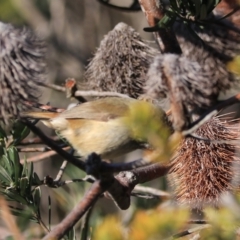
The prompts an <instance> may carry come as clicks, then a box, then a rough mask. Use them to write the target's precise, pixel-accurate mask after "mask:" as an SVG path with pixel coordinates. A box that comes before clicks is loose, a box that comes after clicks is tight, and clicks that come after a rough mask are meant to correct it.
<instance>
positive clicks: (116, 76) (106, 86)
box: [85, 23, 158, 98]
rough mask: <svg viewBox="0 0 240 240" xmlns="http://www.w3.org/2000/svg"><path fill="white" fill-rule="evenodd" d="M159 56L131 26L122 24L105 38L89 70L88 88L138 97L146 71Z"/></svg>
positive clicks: (86, 73)
mask: <svg viewBox="0 0 240 240" xmlns="http://www.w3.org/2000/svg"><path fill="white" fill-rule="evenodd" d="M157 53H158V51H157V50H156V49H154V48H151V47H149V46H148V45H147V44H146V43H145V42H144V41H143V40H142V39H141V37H140V35H139V33H137V32H136V31H135V30H134V29H133V28H132V27H130V26H128V25H127V24H125V23H119V24H117V25H116V26H115V28H114V29H113V30H112V31H110V32H109V33H108V34H107V35H106V36H105V37H104V39H103V40H102V42H101V44H100V47H99V48H98V50H97V52H96V54H95V56H94V58H93V59H92V60H91V62H90V63H89V65H88V67H87V70H86V72H85V79H86V82H87V85H88V86H87V88H88V89H91V90H97V91H111V92H118V93H123V94H127V95H129V96H130V97H134V98H137V97H138V96H139V95H140V94H142V93H143V85H144V83H145V79H146V73H147V70H148V68H149V65H150V63H151V62H152V60H153V57H154V56H155V55H156V54H157Z"/></svg>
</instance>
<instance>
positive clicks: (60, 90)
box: [41, 82, 66, 92]
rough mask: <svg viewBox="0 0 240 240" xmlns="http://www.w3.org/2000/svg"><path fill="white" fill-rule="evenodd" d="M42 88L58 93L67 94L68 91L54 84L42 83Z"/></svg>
mask: <svg viewBox="0 0 240 240" xmlns="http://www.w3.org/2000/svg"><path fill="white" fill-rule="evenodd" d="M41 86H43V87H47V88H50V89H53V90H56V91H58V92H65V91H66V89H65V87H62V86H59V85H56V84H52V83H48V82H41Z"/></svg>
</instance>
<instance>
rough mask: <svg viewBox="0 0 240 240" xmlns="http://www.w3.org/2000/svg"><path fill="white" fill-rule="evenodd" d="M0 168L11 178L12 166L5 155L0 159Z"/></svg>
mask: <svg viewBox="0 0 240 240" xmlns="http://www.w3.org/2000/svg"><path fill="white" fill-rule="evenodd" d="M1 166H2V167H3V168H4V169H5V170H6V171H7V172H8V174H9V176H11V178H12V176H13V170H14V169H13V164H12V162H11V161H10V160H9V159H8V157H7V156H6V155H3V156H2V158H1Z"/></svg>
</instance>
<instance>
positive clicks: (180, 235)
mask: <svg viewBox="0 0 240 240" xmlns="http://www.w3.org/2000/svg"><path fill="white" fill-rule="evenodd" d="M210 227H211V225H210V224H204V225H202V226H199V227H195V228H191V229H188V230H185V231H182V232H180V233H177V234H175V235H173V236H172V237H171V238H169V240H170V239H177V238H181V237H184V236H187V235H190V234H192V233H194V232H198V231H200V230H202V229H205V228H210Z"/></svg>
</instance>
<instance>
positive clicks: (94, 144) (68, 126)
mask: <svg viewBox="0 0 240 240" xmlns="http://www.w3.org/2000/svg"><path fill="white" fill-rule="evenodd" d="M141 102H143V101H140V100H136V99H132V98H118V97H106V98H101V99H97V100H94V101H91V102H85V103H82V104H79V105H77V106H75V107H73V108H71V109H69V110H66V111H64V112H62V113H55V112H28V113H24V114H23V116H24V117H31V118H37V119H41V120H43V123H44V124H45V125H47V126H48V127H50V128H53V129H54V130H56V131H58V132H59V133H60V135H61V136H62V137H64V138H66V139H67V140H68V141H69V143H70V144H71V145H72V146H73V147H74V148H75V149H76V150H77V151H78V154H79V155H80V156H81V157H83V158H86V157H88V155H89V154H91V153H92V152H95V153H97V154H99V155H100V156H101V157H102V158H103V159H113V158H116V157H118V156H121V155H124V154H126V153H129V152H131V151H134V150H136V149H140V148H143V145H144V143H143V141H141V140H140V139H136V137H135V138H134V136H133V135H132V131H131V127H130V126H128V125H127V124H126V123H125V122H124V120H126V119H127V117H128V113H129V112H130V111H131V106H133V105H134V103H140V104H141ZM149 106H150V107H151V109H153V113H154V115H153V116H154V117H156V118H157V119H159V121H162V119H163V118H164V116H165V113H164V111H163V110H162V109H161V108H160V107H159V106H157V105H156V104H153V103H149Z"/></svg>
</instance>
